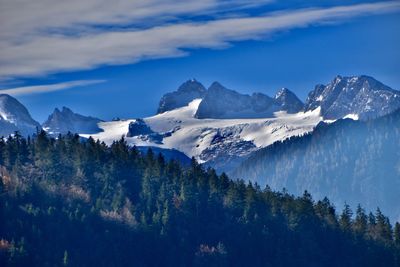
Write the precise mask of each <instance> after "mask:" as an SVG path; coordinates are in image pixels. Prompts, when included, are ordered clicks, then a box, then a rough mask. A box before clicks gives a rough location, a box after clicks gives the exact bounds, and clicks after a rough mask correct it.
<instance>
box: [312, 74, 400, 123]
mask: <svg viewBox="0 0 400 267" xmlns="http://www.w3.org/2000/svg"><path fill="white" fill-rule="evenodd" d="M317 107H321V114H322V116H323V117H324V118H325V119H340V118H343V117H345V116H352V117H353V118H354V117H355V118H357V117H358V118H359V119H360V120H367V119H374V118H377V117H381V116H383V115H386V114H389V113H391V112H393V111H395V110H396V109H398V108H400V92H399V91H396V90H393V89H392V88H390V87H388V86H386V85H384V84H382V83H380V82H378V81H377V80H375V79H374V78H372V77H369V76H352V77H341V76H337V77H336V78H335V79H334V80H333V81H332V82H330V83H329V84H327V85H317V86H316V87H315V89H314V90H313V91H311V92H310V93H309V95H308V98H307V100H306V103H305V110H313V109H315V108H317Z"/></svg>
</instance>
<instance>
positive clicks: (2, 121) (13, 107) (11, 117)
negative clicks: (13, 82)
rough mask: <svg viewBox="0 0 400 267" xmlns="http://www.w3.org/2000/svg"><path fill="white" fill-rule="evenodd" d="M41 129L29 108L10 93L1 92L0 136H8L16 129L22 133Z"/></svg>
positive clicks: (26, 133) (28, 133) (29, 133)
mask: <svg viewBox="0 0 400 267" xmlns="http://www.w3.org/2000/svg"><path fill="white" fill-rule="evenodd" d="M38 129H41V127H40V124H39V123H38V122H37V121H35V120H34V119H32V117H31V115H30V114H29V112H28V110H27V109H26V107H25V106H24V105H22V104H21V103H20V102H19V101H18V100H17V99H15V98H14V97H12V96H10V95H6V94H0V136H8V135H10V134H13V133H14V132H15V131H19V132H20V133H21V134H22V135H31V134H34V133H36V131H37V130H38Z"/></svg>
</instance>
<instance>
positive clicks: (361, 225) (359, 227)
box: [353, 205, 368, 235]
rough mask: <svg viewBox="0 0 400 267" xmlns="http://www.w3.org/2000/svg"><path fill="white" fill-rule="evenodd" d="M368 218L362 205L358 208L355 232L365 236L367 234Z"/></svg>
mask: <svg viewBox="0 0 400 267" xmlns="http://www.w3.org/2000/svg"><path fill="white" fill-rule="evenodd" d="M367 226H368V217H367V215H366V214H365V211H364V209H363V208H362V207H361V205H358V206H357V210H356V218H355V220H354V223H353V229H354V232H355V233H356V234H358V235H364V234H365V233H366V232H367Z"/></svg>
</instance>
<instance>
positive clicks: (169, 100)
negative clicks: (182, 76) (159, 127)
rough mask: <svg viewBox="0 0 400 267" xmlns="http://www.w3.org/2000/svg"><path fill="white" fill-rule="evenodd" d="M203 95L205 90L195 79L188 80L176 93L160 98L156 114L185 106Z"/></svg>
mask: <svg viewBox="0 0 400 267" xmlns="http://www.w3.org/2000/svg"><path fill="white" fill-rule="evenodd" d="M205 93H206V88H205V87H204V86H203V85H202V84H201V83H199V82H198V81H196V80H195V79H191V80H188V81H186V82H185V83H183V84H182V85H181V86H180V87H179V88H178V90H177V91H175V92H172V93H167V94H165V95H164V96H163V97H162V98H161V100H160V104H159V106H158V110H157V114H159V113H163V112H166V111H169V110H173V109H176V108H180V107H184V106H187V105H188V104H189V103H190V102H191V101H193V100H194V99H196V98H203V96H204V94H205Z"/></svg>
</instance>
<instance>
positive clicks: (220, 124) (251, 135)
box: [82, 99, 322, 166]
mask: <svg viewBox="0 0 400 267" xmlns="http://www.w3.org/2000/svg"><path fill="white" fill-rule="evenodd" d="M201 102H202V100H201V99H195V100H193V101H192V102H190V103H189V105H187V106H185V107H181V108H178V109H174V110H171V111H167V112H164V113H162V114H157V115H155V116H152V117H148V118H144V119H139V120H123V121H110V122H101V123H99V124H98V125H99V127H100V128H101V129H102V130H103V132H100V133H97V134H94V135H90V134H86V135H82V136H84V137H89V136H92V137H93V138H95V139H100V140H101V141H104V142H105V143H106V144H111V143H112V142H113V141H114V140H116V139H119V138H121V137H122V136H126V140H127V142H128V143H129V144H131V145H137V146H154V147H160V148H168V149H172V148H174V149H177V150H179V151H182V152H183V153H185V154H186V155H187V156H189V157H195V158H196V159H197V160H198V161H199V162H202V163H204V162H213V163H214V164H213V166H215V165H222V163H224V165H225V166H229V164H230V163H232V162H234V161H235V160H237V159H238V158H241V159H242V158H245V157H246V156H247V155H249V154H250V153H251V152H253V151H255V150H257V149H259V148H261V147H265V146H268V145H270V144H272V143H274V142H276V141H279V140H284V139H286V138H288V137H290V136H294V135H302V134H304V133H307V132H309V131H312V129H313V128H314V127H315V125H317V124H318V123H319V122H320V121H321V120H322V118H321V116H320V115H319V109H316V110H314V111H308V112H299V113H296V114H288V113H286V112H283V111H281V112H276V113H274V115H273V116H271V117H270V118H255V119H199V118H196V116H195V115H196V114H197V111H198V108H199V105H200V103H201Z"/></svg>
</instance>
